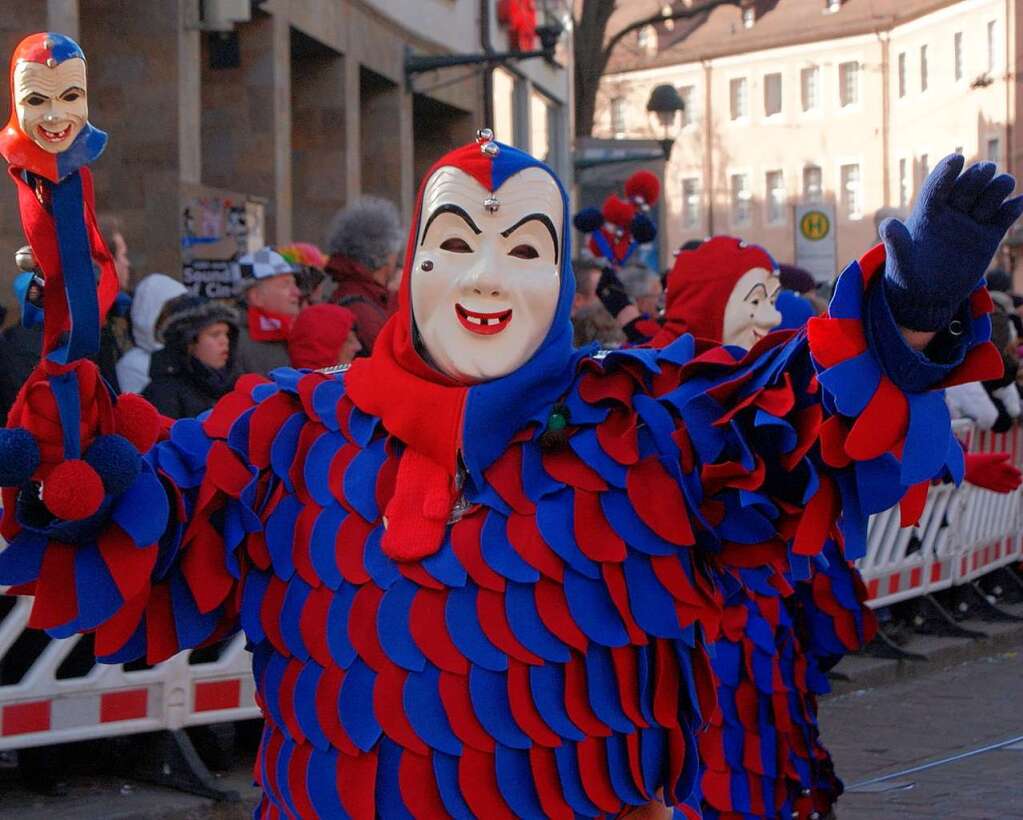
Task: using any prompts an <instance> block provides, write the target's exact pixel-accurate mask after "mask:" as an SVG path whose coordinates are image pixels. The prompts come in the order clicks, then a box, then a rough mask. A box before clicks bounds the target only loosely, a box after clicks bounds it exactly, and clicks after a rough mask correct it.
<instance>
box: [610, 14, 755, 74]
mask: <svg viewBox="0 0 1023 820" xmlns="http://www.w3.org/2000/svg"><path fill="white" fill-rule="evenodd" d="M744 2H745V0H705V2H703V3H699V4H693V5H692V6H690V7H688V8H684V9H679V10H678V11H673V12H671V14H652V15H650V16H649V17H647V18H645V19H643V20H636V21H635V22H634V23H629V25H627V26H625V28H623V29H622V30H621V31H618V32H616V33H615V34H613V35H612V36H611V39H610V40H608V41H607V45H605V46H604V53H605V55H606V56H605V57H604V63H605V65H606V64H607V61H608V60H609V59H610V58H611V52H613V51H614V49H615V46H616V45H618V44H619V43H620V42H621V41H622V40H623V39H624V38H625V37H627V36H629V35H630V34H631V33H632V32H634V31H639V30H640V29H641V28H645V27H646V26H654V25H657V24H658V23H666V22H668V21H669V20H688V19H689V18H690V17H698V16H699V15H701V14H704V13H705V12H708V11H711V10H712V9H715V8H717V7H718V6H742V5H744Z"/></svg>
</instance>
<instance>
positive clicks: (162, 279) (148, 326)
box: [117, 273, 187, 393]
mask: <svg viewBox="0 0 1023 820" xmlns="http://www.w3.org/2000/svg"><path fill="white" fill-rule="evenodd" d="M186 292H187V290H186V288H185V286H184V285H182V284H181V283H180V282H179V281H177V280H176V279H171V277H169V276H167V275H166V274H163V273H151V274H149V276H146V277H144V278H143V279H142V281H141V282H139V283H138V286H137V287H136V288H135V294H134V296H133V297H132V301H131V335H132V339H133V340H134V342H135V346H134V347H133V348H132V349H131V350H129V351H128V352H127V353H125V354H124V355H123V356H122V357H121V358H120V359H119V360H118V362H117V381H118V383H119V384H120V387H121V392H122V393H141V392H142V391H143V390H145V389H146V385H147V384H149V360H150V356H151V355H152V354H153V353H155V352H156V351H157V350H159V349H160V348H161V347H162V345H161V344H160V343H159V342H158V341H157V340H156V320H157V319H159V318H160V312H161V311H162V310H163V306H164V305H165V304H167V302H169V301H170V300H171V299H173V298H174V297H175V296H181V295H182V294H183V293H186Z"/></svg>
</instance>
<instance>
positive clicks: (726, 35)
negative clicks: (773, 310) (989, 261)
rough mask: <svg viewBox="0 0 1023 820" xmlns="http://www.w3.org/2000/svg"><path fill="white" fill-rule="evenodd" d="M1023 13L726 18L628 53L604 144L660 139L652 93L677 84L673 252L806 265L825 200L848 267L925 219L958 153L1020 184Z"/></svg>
mask: <svg viewBox="0 0 1023 820" xmlns="http://www.w3.org/2000/svg"><path fill="white" fill-rule="evenodd" d="M1021 12H1023V0H959V1H958V2H949V0H766V1H765V0H751V2H750V3H748V4H747V6H746V8H745V9H743V10H740V9H739V8H736V7H733V6H722V7H719V8H717V9H715V10H714V11H713V12H711V13H710V14H709V15H708V16H707V17H706V19H705V20H703V21H701V22H700V23H699V24H698V25H696V24H689V25H682V24H680V23H676V24H675V25H674V26H671V27H670V29H669V28H668V27H667V26H665V25H663V24H662V25H661V26H658V27H656V28H654V29H652V30H653V31H654V32H655V34H656V35H657V39H656V42H655V43H654V45H653V46H651V45H650V42H649V40H650V35H649V34H647V35H646V37H647V45H646V46H645V47H644V48H643V49H642V50H637V49H635V48H624V49H619V53H616V55H615V56H614V57H613V58H612V63H611V65H610V66H609V68H608V72H609V73H607V74H606V75H605V77H604V80H603V83H602V86H601V93H600V96H599V97H598V102H597V120H596V125H595V134H594V136H598V137H620V138H621V137H624V138H633V139H636V138H644V137H649V136H651V131H650V130H649V129H650V125H649V120H648V118H647V117H646V115H645V111H644V110H643V107H644V105H645V102H646V100H647V98H648V97H649V95H650V90H651V89H652V88H653V87H654V86H656V85H660V84H662V83H672V84H674V85H675V86H676V87H677V88H678V89H679V93H680V94H681V95H682V97H683V99H684V100H685V101H686V106H687V110H686V112H685V115H684V117H683V125H682V128H681V132H680V135H679V138H678V141H677V144H676V146H675V150H674V153H673V155H672V158H671V162H670V163H669V165H668V168H667V170H666V172H665V205H666V209H667V210H666V230H667V233H668V238H669V244H670V245H671V246H676V247H677V246H678V245H681V244H682V243H683V242H685V241H686V240H689V239H694V238H701V237H704V236H709V235H712V234H721V233H731V234H738V235H741V236H742V237H743V238H745V239H747V240H749V241H753V242H758V243H760V244H763V245H764V246H765V247H767V248H768V249H769V250H770V251H771V252H772V253H773V254H774V255H775V256H776V258H778V259H779V261H785V262H789V261H793V259H794V254H795V249H794V246H795V230H796V226H795V225H794V224H793V222H794V220H793V214H794V210H795V206H796V205H798V204H800V203H805V202H812V201H826V202H831V203H833V204H834V206H835V209H836V219H837V228H838V231H837V236H838V258H839V260H840V261H842V262H844V261H846V260H849V259H852V258H855V257H856V256H858V255H859V254H860V253H862V252H863V251H865V250H866V249H867V248H869V247H870V246H871V245H872V244H873V243H874V241H875V239H876V236H877V233H876V217H879V216H880V215H882V214H884V215H887V214H889V213H891V211H892V210H893V209H894V210H896V211H898V210H899V209H906V208H908V207H910V206H911V204H912V202H913V198H914V196H915V194H916V191H917V190H918V189H919V187H920V183H921V182H922V180H923V178H924V177H925V176H926V174H927V171H928V170H929V169H930V168H931V167H932V166H933V165H934V163H936V162H937V161H938V160H939V159H940V158H941V157H943V156H944V155H945V154H947V153H951V152H952V151H956V150H958V151H961V152H963V153H965V154H966V155H967V157H968V158H969V159H972V160H975V159H989V158H990V159H994V160H996V161H998V162H999V164H1000V165H1002V166H1003V168H1007V169H1008V170H1010V171H1013V172H1016V173H1019V170H1020V169H1019V168H1016V167H1015V166H1016V165H1018V164H1019V154H1020V151H1021V150H1023V141H1021V140H1023V138H1017V137H1016V136H1015V133H1014V129H1013V128H1012V125H1013V123H1014V122H1015V112H1016V108H1017V105H1018V102H1020V101H1021V100H1020V90H1019V88H1018V86H1017V84H1016V82H1015V73H1014V68H1013V67H1014V65H1015V63H1016V60H1017V57H1016V39H1017V37H1019V35H1020V34H1021V33H1023V30H1021V29H1020V28H1019V25H1018V23H1017V19H1018V18H1019V17H1020V13H1021ZM612 115H613V116H612ZM612 119H613V120H614V123H613V126H612ZM1003 261H1004V262H1006V263H1009V262H1010V260H1008V259H1006V260H1003Z"/></svg>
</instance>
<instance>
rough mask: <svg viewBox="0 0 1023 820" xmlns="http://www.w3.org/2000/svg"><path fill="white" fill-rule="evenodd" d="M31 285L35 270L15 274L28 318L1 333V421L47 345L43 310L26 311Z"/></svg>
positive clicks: (17, 291) (16, 289) (21, 307)
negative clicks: (26, 301) (44, 335)
mask: <svg viewBox="0 0 1023 820" xmlns="http://www.w3.org/2000/svg"><path fill="white" fill-rule="evenodd" d="M31 284H32V274H31V273H21V274H19V275H18V276H17V277H15V279H14V295H15V297H16V299H17V303H18V308H19V312H20V315H21V316H24V317H25V319H26V321H24V322H23V321H21V320H20V319H19V321H17V322H15V324H13V325H12V326H11V327H9V328H7V330H5V331H4V332H3V335H2V336H0V423H5V422H6V421H7V414H8V413H9V412H10V410H11V407H12V406H13V404H14V400H15V398H17V396H18V391H19V390H21V386H22V385H23V384H24V383H25V380H26V379H28V377H29V375H30V374H31V373H32V370H33V369H35V366H36V365H37V364H39V353H40V351H41V350H42V347H43V322H42V313H41V312H39V311H33V309H32V308H31V307H29V309H28V312H27V313H26V308H25V300H26V298H27V296H28V290H29V288H30V287H31ZM29 317H34V318H29Z"/></svg>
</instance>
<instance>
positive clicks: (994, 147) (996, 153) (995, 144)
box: [987, 137, 1002, 162]
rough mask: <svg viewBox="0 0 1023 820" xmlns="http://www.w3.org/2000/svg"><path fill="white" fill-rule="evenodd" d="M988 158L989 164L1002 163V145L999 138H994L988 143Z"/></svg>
mask: <svg viewBox="0 0 1023 820" xmlns="http://www.w3.org/2000/svg"><path fill="white" fill-rule="evenodd" d="M987 158H988V161H989V162H1001V161H1002V143H1001V140H999V139H998V137H992V138H991V139H989V140H988V141H987Z"/></svg>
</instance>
